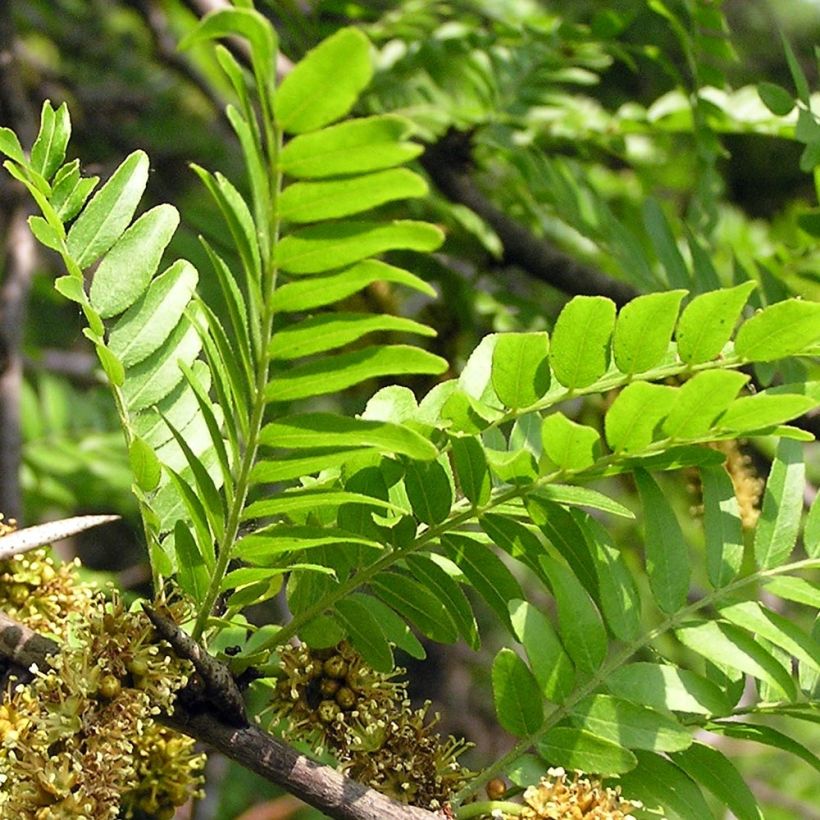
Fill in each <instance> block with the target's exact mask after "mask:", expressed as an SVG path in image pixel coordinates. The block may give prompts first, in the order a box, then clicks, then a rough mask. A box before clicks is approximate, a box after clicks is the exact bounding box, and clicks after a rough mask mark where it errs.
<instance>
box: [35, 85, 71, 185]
mask: <svg viewBox="0 0 820 820" xmlns="http://www.w3.org/2000/svg"><path fill="white" fill-rule="evenodd" d="M70 136H71V120H70V119H69V115H68V106H67V105H66V103H63V104H62V105H61V106H60V107H59V108H58V109H57V110H56V111H55V110H54V108H52V105H51V103H50V102H49V101H48V100H46V101H45V102H44V103H43V108H42V111H41V114H40V130H39V132H38V134H37V139H35V140H34V145H32V147H31V167H32V168H33V169H34V170H35V171H37V173H39V174H42V176H43V178H44V179H47V180H50V179H51V178H52V176H54V173H55V171H56V170H57V169H58V168H59V167H60V166H61V165H62V164H63V160H64V159H65V151H66V148H67V146H68V140H69V137H70Z"/></svg>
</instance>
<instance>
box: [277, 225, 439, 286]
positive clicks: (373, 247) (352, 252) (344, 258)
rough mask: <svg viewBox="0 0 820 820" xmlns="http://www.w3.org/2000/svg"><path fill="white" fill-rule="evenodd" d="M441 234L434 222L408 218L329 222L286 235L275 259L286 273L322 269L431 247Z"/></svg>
mask: <svg viewBox="0 0 820 820" xmlns="http://www.w3.org/2000/svg"><path fill="white" fill-rule="evenodd" d="M443 238H444V237H443V234H442V232H441V230H440V229H439V228H437V227H435V226H434V225H430V224H428V223H427V222H415V221H412V220H409V219H404V220H401V219H397V220H394V221H393V222H345V221H339V222H331V223H329V224H321V225H311V226H310V227H308V228H303V229H302V230H300V231H297V232H296V233H293V234H290V235H289V236H286V237H285V238H284V239H283V240H282V241H281V242H280V243H279V245H278V247H277V249H276V262H277V264H278V265H279V267H280V268H281V269H282V270H284V271H286V272H287V273H293V274H308V273H322V272H323V271H328V270H332V269H333V268H341V267H344V266H345V265H350V264H351V263H353V262H358V261H359V260H361V259H365V258H367V257H368V256H373V255H374V254H377V253H383V252H384V251H390V250H412V251H424V252H430V251H434V250H435V249H436V248H438V246H439V245H440V244H441V242H442V239H443Z"/></svg>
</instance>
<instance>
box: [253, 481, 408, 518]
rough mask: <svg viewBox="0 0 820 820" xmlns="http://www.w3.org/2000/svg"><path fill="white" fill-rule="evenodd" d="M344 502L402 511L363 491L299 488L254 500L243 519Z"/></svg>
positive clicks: (338, 504)
mask: <svg viewBox="0 0 820 820" xmlns="http://www.w3.org/2000/svg"><path fill="white" fill-rule="evenodd" d="M342 504H364V505H366V506H368V507H382V508H383V509H386V510H390V511H392V512H399V513H400V512H402V509H401V507H397V506H396V505H395V504H391V503H390V502H389V501H382V500H381V499H380V498H373V497H372V496H369V495H362V494H361V493H351V492H346V491H345V490H321V489H317V490H298V491H297V492H293V493H281V494H280V495H278V496H275V497H273V498H268V499H264V500H262V501H254V502H253V504H249V505H248V506H247V507H246V508H245V511H244V512H243V513H242V519H243V520H244V521H248V520H251V519H254V518H264V517H266V516H269V515H280V514H290V513H296V512H303V511H311V510H318V509H321V508H327V509H338V507H340V506H341V505H342Z"/></svg>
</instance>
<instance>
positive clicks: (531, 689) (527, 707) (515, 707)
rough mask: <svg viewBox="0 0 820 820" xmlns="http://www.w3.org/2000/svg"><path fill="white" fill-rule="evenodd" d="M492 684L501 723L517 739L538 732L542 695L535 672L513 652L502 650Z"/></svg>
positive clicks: (542, 713)
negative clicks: (534, 675) (533, 673)
mask: <svg viewBox="0 0 820 820" xmlns="http://www.w3.org/2000/svg"><path fill="white" fill-rule="evenodd" d="M492 683H493V700H494V702H495V712H496V715H498V722H499V723H500V724H501V725H502V726H503V727H504V728H505V729H506V730H507V731H508V732H510V733H512V734H514V735H516V736H518V737H526V736H527V735H531V734H534V733H535V732H537V731H538V729H540V728H541V724H542V722H543V720H544V709H543V706H542V705H541V693H540V692H539V690H538V684H537V683H536V681H535V678H534V677H533V676H532V672H530V670H529V669H528V668H527V665H526V664H525V663H524V661H522V660H521V658H519V657H518V655H516V654H515V652H513V651H512V649H501V650H500V651H499V652H498V654H497V655H496V656H495V660H494V661H493V669H492Z"/></svg>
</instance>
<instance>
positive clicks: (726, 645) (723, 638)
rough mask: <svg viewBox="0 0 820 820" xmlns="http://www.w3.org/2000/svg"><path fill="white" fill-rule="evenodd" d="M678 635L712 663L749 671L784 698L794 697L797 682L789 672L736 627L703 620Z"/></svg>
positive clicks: (679, 630)
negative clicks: (780, 693)
mask: <svg viewBox="0 0 820 820" xmlns="http://www.w3.org/2000/svg"><path fill="white" fill-rule="evenodd" d="M675 634H676V635H677V637H678V639H679V640H680V641H681V643H683V644H685V645H686V646H688V647H689V648H690V649H692V650H694V651H695V652H697V653H698V654H699V655H703V657H705V658H707V659H708V660H710V661H712V662H713V663H716V664H718V665H725V666H729V667H731V668H733V669H739V670H740V671H741V672H746V673H747V674H749V675H752V676H753V677H756V678H759V679H760V680H763V681H765V682H766V683H768V684H770V685H771V686H773V687H775V688H776V689H777V690H778V691H779V692H782V693H783V697H784V698H786V699H793V698H794V696H795V687H794V681H792V678H791V675H790V674H789V672H788V671H786V669H784V668H783V666H781V665H780V663H779V662H778V661H777V660H775V658H773V657H772V656H771V655H770V654H769V653H768V652H766V650H765V649H763V648H762V647H761V646H760V645H759V644H758V643H756V642H755V640H754V638H753V637H752V636H751V635H750V634H749V633H748V632H746V631H745V630H743V629H740V628H738V627H737V626H735V625H734V624H728V623H722V622H719V621H702V622H700V623H694V624H691V625H688V626H683V627H681V628H680V629H677V630H676V631H675Z"/></svg>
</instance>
